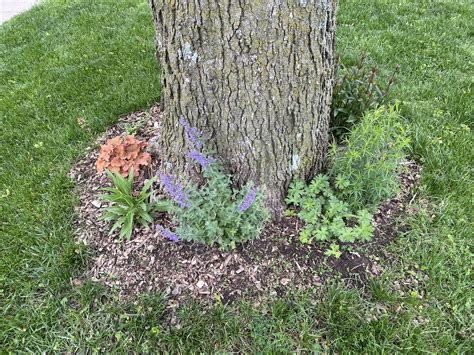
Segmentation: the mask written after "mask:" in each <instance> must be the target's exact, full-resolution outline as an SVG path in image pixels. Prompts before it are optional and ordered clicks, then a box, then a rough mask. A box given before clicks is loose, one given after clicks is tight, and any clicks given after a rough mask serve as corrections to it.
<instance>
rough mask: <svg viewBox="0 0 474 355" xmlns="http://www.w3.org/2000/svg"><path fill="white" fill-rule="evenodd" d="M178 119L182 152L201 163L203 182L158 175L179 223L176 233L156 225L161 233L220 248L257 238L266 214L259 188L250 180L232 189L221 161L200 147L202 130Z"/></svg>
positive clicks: (265, 219) (266, 218) (230, 247)
mask: <svg viewBox="0 0 474 355" xmlns="http://www.w3.org/2000/svg"><path fill="white" fill-rule="evenodd" d="M179 123H180V125H181V126H182V127H183V129H184V133H185V137H186V141H187V146H188V148H189V151H188V152H187V153H186V156H187V157H189V158H190V159H191V160H192V161H194V162H195V163H196V164H197V165H198V166H199V167H201V170H202V175H203V177H204V180H205V183H204V184H202V185H200V186H197V185H195V184H192V183H188V184H186V187H184V186H183V185H181V184H179V183H178V182H176V181H175V179H174V178H173V177H172V176H169V175H162V176H161V177H160V180H161V184H162V186H163V187H164V188H165V190H166V191H167V193H168V195H169V196H170V198H171V199H172V200H173V202H174V208H173V209H172V210H171V211H172V215H173V216H174V218H175V222H177V224H178V225H179V227H178V228H177V230H176V233H172V232H171V231H169V230H165V229H160V231H161V233H162V235H163V236H165V237H166V238H168V239H171V240H174V237H176V238H178V237H177V236H178V235H179V239H182V240H188V241H196V242H200V243H204V244H208V245H213V244H217V245H219V246H220V247H221V248H222V249H233V248H235V247H236V245H237V243H241V242H243V241H246V240H251V239H255V238H257V237H258V236H259V235H260V232H261V229H262V227H263V225H264V223H265V222H266V221H267V220H268V216H269V215H268V212H267V210H266V209H265V208H264V207H263V204H262V193H261V192H260V190H259V189H257V188H256V187H253V186H252V185H251V184H248V185H247V186H245V187H243V188H242V189H241V190H236V189H233V188H232V184H231V179H230V177H229V176H228V175H227V174H226V173H225V171H224V169H223V166H222V164H221V163H220V162H219V161H218V160H217V159H215V158H213V157H211V156H210V154H209V153H207V151H206V150H205V149H204V144H203V138H202V134H201V133H200V132H199V131H198V130H197V129H196V128H195V127H191V125H190V124H189V123H188V122H187V121H186V120H185V119H184V118H183V117H181V118H180V119H179Z"/></svg>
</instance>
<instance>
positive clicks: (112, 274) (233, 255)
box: [70, 106, 420, 304]
mask: <svg viewBox="0 0 474 355" xmlns="http://www.w3.org/2000/svg"><path fill="white" fill-rule="evenodd" d="M160 115H161V114H160V111H159V109H158V108H157V107H156V106H154V107H151V108H150V109H149V110H147V111H140V112H136V113H132V114H130V115H128V116H126V117H123V118H122V119H120V120H119V122H118V123H117V124H116V125H115V126H114V127H112V128H110V129H109V130H108V131H107V132H106V133H105V134H104V135H103V136H101V137H100V138H99V139H98V140H97V142H96V143H97V146H95V147H91V148H90V149H89V150H87V151H86V153H85V155H84V156H83V157H82V158H81V159H79V160H78V161H77V162H76V164H75V165H74V167H73V169H72V170H71V173H70V176H71V177H72V178H73V179H74V181H75V182H76V185H77V191H78V194H79V196H80V203H79V205H78V206H77V216H78V218H77V230H76V235H77V240H78V242H80V243H85V244H86V245H87V246H89V248H90V250H91V252H92V259H91V263H90V268H89V269H88V270H87V271H86V273H85V274H84V275H83V277H82V280H76V282H78V283H80V282H81V281H83V280H85V279H91V280H93V281H95V282H101V283H103V284H105V285H107V286H109V287H112V288H115V289H117V290H118V292H119V293H120V295H121V296H124V297H135V296H137V295H138V294H140V293H145V292H149V293H156V292H158V293H163V294H165V295H166V296H167V297H168V298H169V301H170V302H171V303H175V304H179V303H181V301H182V300H183V299H185V298H195V299H199V300H202V301H205V302H206V301H210V302H215V301H216V300H217V301H219V302H223V303H229V302H232V301H233V300H235V299H237V298H239V297H244V296H248V297H252V298H255V299H258V298H260V297H268V296H272V295H275V296H278V295H280V294H282V293H286V292H288V291H291V290H295V289H299V290H304V289H308V288H312V289H318V288H319V287H321V286H322V284H323V282H324V281H325V280H326V279H328V278H335V277H337V278H342V279H344V280H347V281H348V282H350V283H352V284H353V285H356V286H363V285H364V283H365V281H366V280H367V279H368V278H371V277H376V276H379V275H381V274H382V273H383V272H384V269H383V267H382V265H381V262H380V260H381V259H383V258H384V257H386V255H385V252H384V251H385V247H386V246H387V245H388V244H389V243H390V242H391V241H392V240H393V239H394V238H396V236H397V235H398V234H399V233H400V232H402V231H403V230H404V228H405V226H404V225H403V218H401V217H402V216H404V215H406V214H407V213H410V205H411V202H412V201H413V199H414V192H413V190H414V189H413V187H414V185H415V183H416V182H417V180H418V179H419V177H420V167H419V166H417V165H416V164H415V163H413V162H410V161H407V162H405V163H404V164H403V166H402V167H401V168H402V169H401V170H402V172H401V173H400V182H401V186H402V188H401V191H400V193H399V194H398V195H397V196H396V197H394V198H392V199H390V200H388V201H385V202H384V203H383V204H382V205H381V206H380V208H379V210H378V212H377V213H376V214H375V216H374V219H373V221H372V223H373V225H374V226H375V236H374V238H373V240H371V241H370V242H368V243H364V244H361V243H356V244H350V243H339V245H340V249H341V251H342V255H341V257H340V258H338V259H336V258H334V257H327V256H325V255H324V252H325V251H326V250H327V249H328V247H329V243H314V244H311V245H303V244H301V243H300V242H299V240H298V235H299V231H300V229H301V227H302V223H301V221H300V220H299V219H298V218H296V217H285V218H283V219H282V221H281V222H279V223H269V224H268V225H267V226H266V227H265V229H264V231H263V233H262V236H261V238H260V239H258V240H255V241H252V242H247V243H244V244H242V245H239V246H238V247H237V248H236V249H235V250H233V251H221V250H219V249H218V248H217V247H210V246H205V245H199V244H194V243H188V242H178V243H175V242H172V241H169V240H167V239H166V238H164V237H163V236H161V234H160V232H159V231H158V230H157V228H156V225H157V224H163V225H166V226H169V225H170V221H169V219H168V218H169V217H167V216H165V215H163V216H161V217H160V218H158V219H157V220H156V221H155V225H153V226H151V227H150V228H149V229H146V228H138V227H137V229H136V230H135V231H134V233H133V237H132V239H131V240H118V239H117V235H116V234H113V235H109V234H108V230H109V226H108V225H107V223H105V222H103V221H100V220H99V219H98V217H99V216H100V214H101V212H100V207H101V206H102V203H101V201H100V200H99V195H100V194H101V191H100V189H101V188H102V187H105V186H107V185H108V184H109V182H108V181H107V178H106V177H105V176H104V175H99V174H98V173H97V170H96V168H95V162H96V160H97V156H98V145H100V144H103V143H105V141H106V140H107V139H109V138H112V137H114V136H116V135H121V134H126V130H128V132H130V129H131V128H133V127H135V128H136V136H137V137H138V138H140V139H143V140H147V141H148V140H149V139H150V138H152V137H154V136H156V135H157V133H159V132H158V131H159V124H158V123H159V120H160ZM151 152H152V153H153V154H154V156H153V161H152V164H151V166H150V167H149V169H148V170H147V171H145V172H143V173H142V174H141V175H140V176H139V177H138V178H137V185H140V184H142V183H143V181H145V179H147V178H150V177H151V176H152V175H154V172H156V171H157V168H158V166H159V164H160V159H159V156H157V150H156V149H155V148H154V147H153V142H152V144H151ZM156 188H159V186H156Z"/></svg>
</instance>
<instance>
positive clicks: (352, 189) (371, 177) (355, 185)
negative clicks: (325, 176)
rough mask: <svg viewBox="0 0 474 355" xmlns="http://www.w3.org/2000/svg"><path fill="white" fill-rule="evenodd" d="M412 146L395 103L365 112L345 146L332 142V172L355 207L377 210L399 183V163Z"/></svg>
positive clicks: (395, 190)
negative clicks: (337, 145)
mask: <svg viewBox="0 0 474 355" xmlns="http://www.w3.org/2000/svg"><path fill="white" fill-rule="evenodd" d="M408 146H409V138H408V135H407V132H406V130H405V128H404V126H403V123H402V122H401V119H400V116H399V114H398V111H397V108H396V106H389V107H388V108H384V107H382V108H379V109H377V110H375V111H371V112H368V113H366V114H365V115H364V117H363V118H362V120H361V122H360V123H359V124H358V125H356V126H355V127H354V129H353V130H352V131H351V133H350V135H349V136H347V138H346V140H345V145H344V146H343V147H342V148H337V147H336V146H335V145H333V146H332V149H331V152H330V155H331V159H332V165H331V167H330V175H331V176H332V177H333V178H334V179H335V182H336V187H337V188H338V191H337V194H338V196H340V197H341V198H342V199H343V200H345V201H347V202H348V203H349V204H350V206H351V207H352V208H355V209H359V208H368V209H369V210H374V209H375V208H376V207H377V206H378V205H379V204H380V203H381V202H382V201H383V200H385V199H387V198H389V197H391V196H393V195H394V194H395V193H396V192H397V189H398V187H399V181H398V167H399V164H400V162H401V161H402V160H403V159H404V158H405V150H406V149H407V147H408Z"/></svg>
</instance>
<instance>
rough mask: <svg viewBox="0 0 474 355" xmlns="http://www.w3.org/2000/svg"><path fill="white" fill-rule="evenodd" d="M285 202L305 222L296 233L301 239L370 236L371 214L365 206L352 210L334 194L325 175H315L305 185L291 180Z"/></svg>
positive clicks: (322, 239) (339, 238) (365, 237)
mask: <svg viewBox="0 0 474 355" xmlns="http://www.w3.org/2000/svg"><path fill="white" fill-rule="evenodd" d="M286 202H287V203H288V204H289V205H291V206H292V207H293V208H294V209H295V210H296V213H297V215H298V217H299V218H301V219H302V220H303V222H305V227H304V228H303V230H302V231H301V233H300V241H301V242H302V243H311V242H312V241H313V240H317V241H326V240H340V241H341V242H354V241H356V240H370V239H371V238H372V234H373V227H372V224H371V220H372V215H371V214H370V213H369V212H368V211H367V210H359V211H357V212H356V213H353V212H352V211H351V208H350V206H349V204H348V203H346V202H344V201H342V200H340V199H339V198H338V197H336V195H335V194H334V191H333V189H332V188H331V186H330V184H329V178H328V177H327V176H326V175H318V176H316V177H315V178H314V179H313V180H312V181H311V183H310V184H309V185H306V184H305V183H304V182H303V181H301V180H296V181H294V182H292V183H291V185H290V189H289V191H288V197H287V199H286ZM290 211H291V210H290ZM290 213H295V211H291V212H290Z"/></svg>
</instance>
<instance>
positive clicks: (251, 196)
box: [239, 188, 258, 212]
mask: <svg viewBox="0 0 474 355" xmlns="http://www.w3.org/2000/svg"><path fill="white" fill-rule="evenodd" d="M257 192H258V190H257V189H255V188H254V189H251V190H250V191H249V192H248V193H247V195H245V197H244V199H243V201H242V203H241V204H240V206H239V211H240V212H245V211H246V210H247V209H249V207H250V206H252V203H254V202H255V199H256V198H257Z"/></svg>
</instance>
